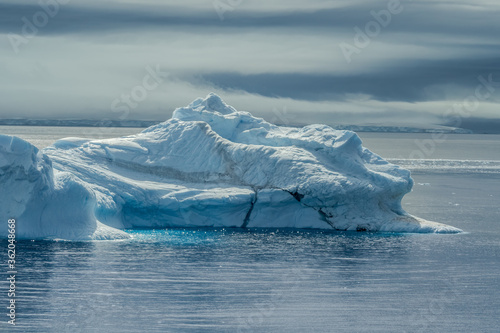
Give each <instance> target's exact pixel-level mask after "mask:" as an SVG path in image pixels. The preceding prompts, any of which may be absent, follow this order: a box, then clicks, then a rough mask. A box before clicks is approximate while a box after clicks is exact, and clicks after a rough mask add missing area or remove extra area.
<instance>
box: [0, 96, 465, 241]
mask: <svg viewBox="0 0 500 333" xmlns="http://www.w3.org/2000/svg"><path fill="white" fill-rule="evenodd" d="M0 184H1V186H2V189H3V191H2V193H1V194H0V215H1V216H2V218H3V219H7V218H16V219H17V220H18V221H19V222H18V236H19V237H21V238H51V239H53V238H61V239H116V238H126V237H128V235H127V234H126V233H124V232H123V231H121V230H120V229H124V228H142V227H148V228H149V227H155V228H168V227H238V228H239V227H243V228H318V229H334V230H352V231H384V232H429V233H456V232H460V230H459V229H457V228H454V227H451V226H448V225H444V224H440V223H436V222H430V221H426V220H423V219H420V218H418V217H415V216H412V215H409V214H407V213H406V212H405V211H404V210H403V208H402V207H401V199H402V198H403V196H404V195H405V194H407V193H408V192H409V191H410V190H411V188H412V186H413V181H412V179H411V177H410V172H409V171H407V170H405V169H403V168H401V167H399V166H397V165H394V164H391V163H389V162H387V161H386V160H384V159H382V158H381V157H380V156H378V155H376V154H374V153H372V152H370V151H369V150H368V149H366V148H364V147H362V145H361V140H360V138H359V137H358V136H357V135H356V134H355V133H354V132H351V131H340V130H334V129H332V128H331V127H328V126H326V125H309V126H305V127H302V128H294V127H284V126H276V125H273V124H270V123H268V122H266V121H264V120H263V119H261V118H256V117H253V116H252V115H251V114H250V113H248V112H241V111H237V110H235V109H234V108H233V107H231V106H229V105H227V104H225V103H224V102H223V101H222V100H221V98H220V97H219V96H217V95H215V94H209V95H208V96H207V97H206V98H204V99H203V98H199V99H196V100H195V101H194V102H192V103H191V104H190V105H188V106H187V107H183V108H178V109H176V110H175V111H174V113H173V116H172V118H171V119H169V120H167V121H166V122H163V123H160V124H157V125H154V126H152V127H149V128H147V129H146V130H144V131H143V132H141V133H139V134H137V135H132V136H127V137H122V138H116V139H106V140H88V139H81V138H66V139H62V140H59V141H57V142H55V143H54V144H53V145H52V146H50V147H48V148H45V149H44V150H42V151H38V149H37V148H35V147H33V146H32V145H31V144H29V143H27V142H25V141H23V140H21V139H19V138H15V137H10V136H0ZM5 229H6V228H5ZM0 236H4V237H5V236H6V230H1V231H0Z"/></svg>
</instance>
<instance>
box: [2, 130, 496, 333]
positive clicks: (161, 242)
mask: <svg viewBox="0 0 500 333" xmlns="http://www.w3.org/2000/svg"><path fill="white" fill-rule="evenodd" d="M95 130H96V129H94V128H75V127H69V128H64V127H62V128H61V127H44V128H42V127H7V126H0V133H1V134H11V135H18V136H20V137H22V138H24V139H26V140H28V141H31V142H32V143H33V144H35V145H37V146H38V147H40V148H43V147H45V146H47V145H50V144H51V143H52V142H53V141H54V140H56V139H58V138H61V137H67V136H78V137H85V136H86V137H92V136H95V137H102V138H104V137H114V136H121V135H127V134H133V133H136V132H138V131H140V129H137V128H135V129H130V128H128V129H126V128H121V129H103V130H99V131H100V133H97V134H98V135H93V133H92V131H95ZM94 134H95V133H94ZM361 137H362V138H363V141H364V143H365V146H367V147H369V148H370V149H372V150H373V151H375V152H377V153H378V154H380V155H382V156H384V157H387V158H391V159H395V160H396V159H398V160H403V159H408V158H409V157H410V156H415V155H416V154H418V153H419V152H420V153H422V154H424V156H425V158H426V159H430V160H438V161H440V162H439V163H441V164H439V163H438V164H437V167H435V168H432V169H429V170H427V169H425V168H424V169H421V170H419V171H418V172H415V174H414V176H413V177H414V179H415V187H414V191H413V192H412V193H410V194H409V195H407V196H406V197H405V199H404V206H405V208H406V209H407V210H408V211H409V212H410V213H413V214H415V215H418V216H421V217H423V218H427V219H430V220H435V221H439V222H444V223H448V224H451V225H453V226H456V227H459V228H461V229H463V230H465V231H466V232H465V233H463V234H458V235H425V234H423V235H420V234H372V233H355V232H353V233H345V232H324V231H307V230H296V231H290V230H275V229H271V230H265V231H263V230H238V229H170V230H129V232H130V233H131V234H133V235H134V238H133V239H132V240H127V241H99V242H48V241H45V242H32V241H19V242H18V243H17V248H16V250H17V252H16V254H17V258H16V260H17V262H16V264H17V270H18V274H17V276H16V279H17V281H16V288H17V290H16V311H17V312H16V313H17V317H16V320H17V326H16V327H15V328H13V327H12V326H10V325H7V324H6V321H7V316H6V315H5V314H6V313H7V309H6V307H7V305H8V298H7V289H8V285H7V283H6V277H7V276H6V274H5V273H2V274H1V275H2V276H3V278H2V282H1V283H0V287H1V289H2V290H3V291H2V292H1V293H0V304H1V307H2V308H3V309H4V310H0V316H1V317H3V319H1V323H0V331H5V332H143V331H146V332H149V331H150V332H405V331H406V332H499V327H500V319H499V318H500V172H499V171H498V168H497V167H496V164H495V163H497V162H498V161H500V148H499V143H500V136H498V135H449V136H448V137H447V139H446V141H444V142H439V143H436V142H434V147H432V143H431V141H426V140H430V139H431V136H430V134H390V133H389V134H387V133H380V134H379V133H361ZM425 144H427V145H425ZM422 147H424V149H423V148H422ZM425 147H427V150H426V149H425ZM468 161H472V162H470V163H475V165H476V164H477V165H483V164H484V163H489V164H487V165H489V166H491V165H493V167H491V168H490V169H489V171H488V172H479V171H478V170H476V169H474V168H473V169H467V165H468V163H469V162H468ZM485 161H486V162H485ZM405 163H406V162H405ZM457 164H458V165H460V168H459V169H453V168H452V169H446V168H448V166H449V165H452V166H455V165H457ZM441 167H443V168H445V169H442V170H440V169H439V168H441ZM426 170H427V171H426ZM450 170H451V171H450ZM453 170H455V171H453ZM0 245H1V248H2V249H4V250H0V253H1V254H0V260H1V262H0V266H1V268H0V269H1V270H2V271H3V272H7V265H6V263H7V242H6V241H0ZM1 311H3V312H4V314H2V313H1ZM1 317H0V318H1Z"/></svg>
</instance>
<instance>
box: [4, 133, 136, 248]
mask: <svg viewBox="0 0 500 333" xmlns="http://www.w3.org/2000/svg"><path fill="white" fill-rule="evenodd" d="M0 188H1V192H0V217H1V219H2V221H4V226H6V221H7V220H8V219H15V220H16V238H19V239H22V238H48V239H59V238H60V239H106V238H113V239H116V238H122V237H127V235H126V234H125V233H123V232H121V231H119V230H112V228H109V227H107V226H104V225H102V224H101V223H99V222H98V221H97V220H96V218H95V215H94V212H95V209H96V200H95V195H94V193H93V192H92V191H91V190H90V189H89V188H88V187H87V186H86V184H84V183H83V182H82V181H81V180H79V179H78V178H77V177H75V176H73V175H71V174H70V173H67V172H59V171H57V170H53V169H52V162H51V161H50V159H49V158H48V157H47V156H46V155H44V154H43V153H41V152H39V151H38V149H37V148H36V147H34V146H32V145H31V144H29V143H28V142H26V141H23V140H21V139H19V138H16V137H12V136H7V135H0ZM0 236H2V237H6V236H7V227H4V228H0Z"/></svg>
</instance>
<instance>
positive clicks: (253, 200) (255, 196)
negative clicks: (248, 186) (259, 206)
mask: <svg viewBox="0 0 500 333" xmlns="http://www.w3.org/2000/svg"><path fill="white" fill-rule="evenodd" d="M254 191H255V195H254V197H253V199H252V202H250V209H249V210H248V212H247V215H246V216H245V220H244V221H243V224H242V225H241V227H242V228H246V227H247V225H248V222H250V215H252V210H253V207H254V206H255V203H256V202H257V190H256V189H254Z"/></svg>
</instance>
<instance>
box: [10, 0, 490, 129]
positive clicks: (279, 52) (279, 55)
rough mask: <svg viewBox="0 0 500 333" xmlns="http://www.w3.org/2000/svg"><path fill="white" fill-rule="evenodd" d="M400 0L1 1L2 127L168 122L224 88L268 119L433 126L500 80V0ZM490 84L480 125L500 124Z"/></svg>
mask: <svg viewBox="0 0 500 333" xmlns="http://www.w3.org/2000/svg"><path fill="white" fill-rule="evenodd" d="M395 1H396V0H391V1H349V2H346V1H322V0H316V1H284V0H280V1H272V2H269V1H263V0H262V1H261V0H252V1H249V0H240V1H235V0H231V1H229V0H215V1H211V0H209V1H201V0H199V1H198V0H197V1H190V2H189V3H188V2H175V5H173V4H165V2H164V1H152V0H150V1H140V2H139V1H108V2H106V3H105V4H103V3H102V2H98V1H93V0H92V1H83V0H72V1H68V0H64V1H63V0H59V2H56V0H42V1H41V2H40V3H37V2H31V1H12V0H9V1H2V3H0V47H1V49H2V52H1V53H0V117H2V118H14V117H31V118H103V117H104V118H111V119H118V118H120V117H122V118H123V117H127V118H128V119H143V120H163V119H167V118H168V117H169V116H170V114H171V112H172V110H173V109H174V108H175V107H177V106H182V105H185V104H187V103H188V102H190V101H191V100H193V99H194V98H196V97H198V96H204V95H206V94H207V93H208V92H210V91H215V92H217V93H218V94H220V95H221V96H222V97H223V98H225V99H226V100H227V101H228V102H229V103H231V104H233V105H234V106H235V107H236V108H238V109H245V110H248V111H251V112H253V113H255V114H257V115H260V116H263V117H265V118H267V119H268V120H273V118H280V119H282V121H281V122H283V121H285V122H286V121H289V122H291V123H310V122H326V123H331V124H333V123H344V124H346V123H350V124H365V123H380V124H404V125H411V124H416V123H419V124H430V125H432V124H438V123H443V122H445V121H446V119H444V118H445V115H446V113H447V112H448V111H447V110H449V109H450V108H452V107H453V105H457V104H460V105H463V103H464V101H465V100H466V99H467V98H469V97H470V96H475V92H476V89H477V87H478V85H479V84H480V79H478V78H479V77H480V76H481V77H483V78H488V76H491V81H493V82H497V81H498V82H500V57H498V54H500V52H499V51H500V40H499V39H498V31H500V23H499V20H498V17H499V14H500V5H499V4H497V2H495V1H487V0H484V1H476V2H474V3H470V2H469V3H468V2H466V1H460V0H459V1H432V2H431V1H418V2H417V1H409V0H408V1H404V0H401V2H400V3H399V4H398V3H397V2H395ZM346 47H347V50H348V53H347V57H346ZM147 68H159V69H160V70H159V73H160V74H159V75H160V76H161V78H160V80H159V81H158V83H159V84H158V85H157V86H155V87H154V89H146V88H147V87H144V82H145V77H146V76H147V75H148V70H147ZM151 82H152V81H151ZM149 87H150V86H149ZM491 87H493V88H492V89H493V90H492V91H491V93H490V94H489V96H488V97H487V98H484V99H479V100H478V101H477V102H478V103H477V105H475V107H474V108H473V109H472V108H471V110H470V111H469V112H468V113H467V117H468V116H469V115H470V116H473V117H474V119H475V123H477V121H476V120H477V119H479V120H480V119H498V118H500V113H499V112H498V110H499V107H498V106H499V102H500V84H498V85H495V84H493V83H492V84H491V85H490V88H491ZM483 89H486V88H483ZM483 95H484V94H483ZM116 100H118V101H120V102H121V104H117V103H114V102H115V101H116ZM127 100H128V102H125V101H127ZM469 102H470V100H469ZM113 103H114V104H113ZM123 103H125V104H123ZM113 105H114V106H115V107H113ZM116 105H121V106H123V105H128V106H127V109H128V110H127V111H126V112H125V111H123V109H124V108H122V109H120V110H121V111H120V110H117V108H116Z"/></svg>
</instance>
